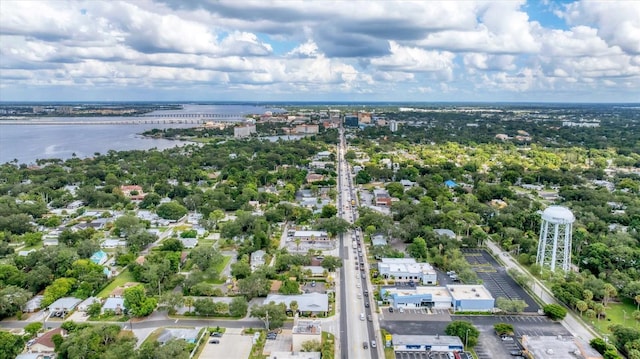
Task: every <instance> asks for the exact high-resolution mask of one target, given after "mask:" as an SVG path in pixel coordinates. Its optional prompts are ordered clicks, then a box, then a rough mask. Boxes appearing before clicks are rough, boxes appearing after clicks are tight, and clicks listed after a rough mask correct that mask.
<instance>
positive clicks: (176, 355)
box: [153, 338, 191, 359]
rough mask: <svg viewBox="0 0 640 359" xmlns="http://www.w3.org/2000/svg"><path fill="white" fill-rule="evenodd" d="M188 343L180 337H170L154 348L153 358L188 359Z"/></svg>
mask: <svg viewBox="0 0 640 359" xmlns="http://www.w3.org/2000/svg"><path fill="white" fill-rule="evenodd" d="M190 349H191V347H190V345H189V343H187V342H186V341H184V340H182V339H175V338H174V339H171V340H169V341H168V342H166V343H164V345H160V346H158V347H156V348H155V350H154V353H153V358H154V359H188V358H189V352H190Z"/></svg>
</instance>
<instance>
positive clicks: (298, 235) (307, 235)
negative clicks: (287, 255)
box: [291, 231, 329, 242]
mask: <svg viewBox="0 0 640 359" xmlns="http://www.w3.org/2000/svg"><path fill="white" fill-rule="evenodd" d="M292 237H293V238H291V240H293V241H295V240H296V239H299V240H301V241H303V242H309V241H328V240H329V235H328V234H327V232H325V231H295V232H293V236H292Z"/></svg>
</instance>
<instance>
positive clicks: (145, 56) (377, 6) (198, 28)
mask: <svg viewBox="0 0 640 359" xmlns="http://www.w3.org/2000/svg"><path fill="white" fill-rule="evenodd" d="M639 19H640V2H638V1H624V0H623V1H613V0H612V1H549V0H547V1H544V0H543V1H518V0H513V1H498V2H493V1H473V0H465V1H417V0H416V1H399V0H398V1H394V0H370V1H365V0H354V1H339V0H334V1H324V0H307V1H298V0H272V1H264V0H202V1H183V0H131V1H118V2H113V1H100V0H85V1H68V2H67V1H58V0H56V1H37V0H34V1H22V0H3V1H1V2H0V101H122V100H149V101H153V100H163V101H171V100H182V101H189V100H193V101H197V100H203V101H216V100H217V101H224V100H237V101H323V100H329V101H336V100H339V101H425V102H429V101H481V102H482V101H487V102H493V101H515V102H527V101H530V102H640V95H639V94H640V20H639Z"/></svg>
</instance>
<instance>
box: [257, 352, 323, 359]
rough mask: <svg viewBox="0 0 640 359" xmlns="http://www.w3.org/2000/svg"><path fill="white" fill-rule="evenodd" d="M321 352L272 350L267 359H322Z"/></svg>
mask: <svg viewBox="0 0 640 359" xmlns="http://www.w3.org/2000/svg"><path fill="white" fill-rule="evenodd" d="M320 358H321V355H320V352H271V354H269V356H267V359H320Z"/></svg>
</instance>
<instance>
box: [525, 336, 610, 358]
mask: <svg viewBox="0 0 640 359" xmlns="http://www.w3.org/2000/svg"><path fill="white" fill-rule="evenodd" d="M522 344H523V345H524V347H525V348H527V350H528V351H530V352H531V353H532V354H533V356H534V357H535V358H548V359H554V358H558V359H560V358H563V359H564V358H576V359H602V355H600V353H598V352H597V351H596V350H595V349H593V348H591V346H590V345H589V344H588V343H586V342H584V341H582V340H581V339H579V338H574V337H563V336H528V335H525V336H523V337H522Z"/></svg>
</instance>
